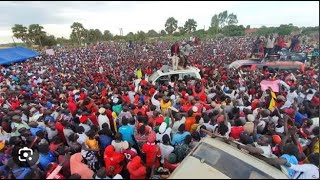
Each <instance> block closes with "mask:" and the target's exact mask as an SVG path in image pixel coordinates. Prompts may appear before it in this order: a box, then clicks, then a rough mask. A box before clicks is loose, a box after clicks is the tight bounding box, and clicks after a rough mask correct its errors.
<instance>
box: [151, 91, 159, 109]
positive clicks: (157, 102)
mask: <svg viewBox="0 0 320 180" xmlns="http://www.w3.org/2000/svg"><path fill="white" fill-rule="evenodd" d="M158 92H159V91H156V92H155V93H154V94H153V96H152V98H151V103H152V104H153V105H155V106H156V107H157V108H156V110H157V111H159V112H160V111H161V110H160V101H159V100H158V96H156V94H158Z"/></svg>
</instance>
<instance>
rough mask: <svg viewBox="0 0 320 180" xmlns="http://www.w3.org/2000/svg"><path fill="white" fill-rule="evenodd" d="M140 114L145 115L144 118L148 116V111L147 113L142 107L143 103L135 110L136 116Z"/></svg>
mask: <svg viewBox="0 0 320 180" xmlns="http://www.w3.org/2000/svg"><path fill="white" fill-rule="evenodd" d="M138 112H141V114H142V115H143V116H146V115H147V114H146V111H145V109H144V108H143V107H142V104H141V103H139V104H138V107H136V109H134V113H135V114H138Z"/></svg>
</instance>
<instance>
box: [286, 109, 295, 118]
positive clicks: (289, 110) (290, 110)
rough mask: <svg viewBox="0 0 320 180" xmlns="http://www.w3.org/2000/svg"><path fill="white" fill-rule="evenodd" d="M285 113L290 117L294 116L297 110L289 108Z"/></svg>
mask: <svg viewBox="0 0 320 180" xmlns="http://www.w3.org/2000/svg"><path fill="white" fill-rule="evenodd" d="M284 112H285V113H287V114H288V115H289V116H293V115H294V113H295V110H294V109H292V108H288V109H286V110H284Z"/></svg>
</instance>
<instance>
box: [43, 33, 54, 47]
mask: <svg viewBox="0 0 320 180" xmlns="http://www.w3.org/2000/svg"><path fill="white" fill-rule="evenodd" d="M41 42H42V44H43V45H44V46H55V45H57V40H56V38H55V37H54V36H53V35H50V36H44V37H42V39H41Z"/></svg>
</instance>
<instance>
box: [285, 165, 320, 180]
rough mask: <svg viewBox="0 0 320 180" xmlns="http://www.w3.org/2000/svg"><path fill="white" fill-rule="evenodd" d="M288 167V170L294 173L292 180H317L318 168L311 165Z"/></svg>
mask: <svg viewBox="0 0 320 180" xmlns="http://www.w3.org/2000/svg"><path fill="white" fill-rule="evenodd" d="M290 165H291V166H290V167H289V168H290V169H292V170H294V171H296V174H295V175H294V177H293V179H319V168H318V167H317V166H315V165H313V164H302V165H294V164H290ZM301 172H302V173H301ZM300 174H301V175H300ZM299 175H300V176H299ZM298 176H299V178H298Z"/></svg>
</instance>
